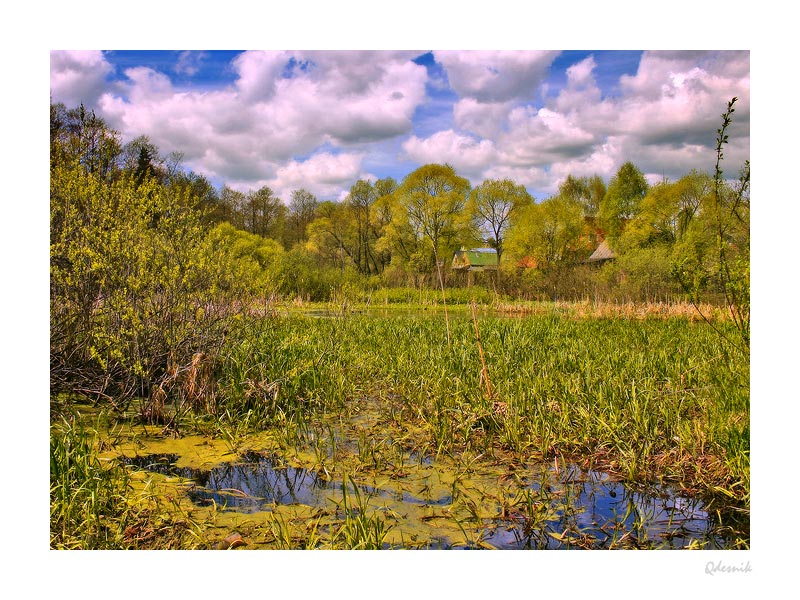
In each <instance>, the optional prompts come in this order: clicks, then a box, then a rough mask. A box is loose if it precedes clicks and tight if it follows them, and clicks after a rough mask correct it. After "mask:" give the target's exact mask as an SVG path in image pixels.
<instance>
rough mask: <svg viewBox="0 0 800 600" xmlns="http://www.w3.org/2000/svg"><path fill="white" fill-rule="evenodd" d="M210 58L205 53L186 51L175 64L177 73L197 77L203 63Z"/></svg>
mask: <svg viewBox="0 0 800 600" xmlns="http://www.w3.org/2000/svg"><path fill="white" fill-rule="evenodd" d="M207 57H208V54H206V53H205V52H193V51H191V50H186V51H184V52H181V53H180V54H179V55H178V62H177V63H176V64H175V72H176V73H178V74H180V75H188V76H189V77H192V76H194V75H197V73H198V71H200V67H201V65H202V63H203V61H204V60H205V59H206V58H207Z"/></svg>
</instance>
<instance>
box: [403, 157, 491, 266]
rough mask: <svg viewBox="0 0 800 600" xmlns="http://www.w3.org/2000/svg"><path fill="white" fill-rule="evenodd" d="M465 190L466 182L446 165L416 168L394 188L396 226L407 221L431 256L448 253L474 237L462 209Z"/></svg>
mask: <svg viewBox="0 0 800 600" xmlns="http://www.w3.org/2000/svg"><path fill="white" fill-rule="evenodd" d="M469 191H470V185H469V182H468V181H467V180H466V179H464V178H463V177H459V176H458V175H457V174H456V172H455V169H453V167H451V166H450V165H436V164H431V165H425V166H423V167H420V168H418V169H417V170H416V171H414V172H413V173H410V174H409V175H407V176H406V177H405V179H403V183H402V184H401V185H400V187H399V188H398V190H397V196H398V199H399V208H400V209H402V210H400V211H398V212H397V213H396V216H397V219H398V221H399V223H400V227H403V226H405V225H407V226H408V227H409V228H410V230H411V231H412V232H413V234H414V237H415V238H416V240H417V241H424V243H425V246H426V250H427V251H428V252H430V253H431V255H432V256H433V258H434V260H442V259H443V257H445V256H452V252H453V251H455V250H456V249H457V248H458V247H459V246H460V245H462V244H470V242H472V241H474V240H475V239H476V238H477V235H476V233H477V232H476V231H475V230H474V228H473V220H472V219H471V218H470V215H469V214H468V213H467V211H466V208H467V206H466V204H467V195H468V194H469ZM470 245H471V244H470Z"/></svg>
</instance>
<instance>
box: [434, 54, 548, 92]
mask: <svg viewBox="0 0 800 600" xmlns="http://www.w3.org/2000/svg"><path fill="white" fill-rule="evenodd" d="M558 54H559V53H558V52H548V51H514V50H500V51H455V50H447V51H436V52H434V57H435V59H436V61H437V62H440V63H441V64H442V65H443V66H444V68H445V70H446V71H447V77H448V80H449V81H450V86H451V87H452V88H453V90H454V91H455V92H456V93H457V94H458V95H459V96H461V97H469V98H474V99H475V100H478V101H479V102H506V101H508V100H512V99H515V98H519V97H524V98H530V97H532V96H533V95H534V94H535V93H536V91H537V88H538V87H539V85H540V84H541V83H542V81H543V80H544V78H545V76H546V75H547V71H548V69H549V67H550V65H551V64H552V62H553V60H554V59H555V58H556V56H558Z"/></svg>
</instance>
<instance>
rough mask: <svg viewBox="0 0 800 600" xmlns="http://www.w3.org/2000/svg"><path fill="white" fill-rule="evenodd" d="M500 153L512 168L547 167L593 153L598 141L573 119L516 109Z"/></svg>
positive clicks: (558, 114) (547, 112)
mask: <svg viewBox="0 0 800 600" xmlns="http://www.w3.org/2000/svg"><path fill="white" fill-rule="evenodd" d="M508 128H509V131H508V133H505V134H503V135H501V136H500V138H499V140H498V149H499V150H500V152H501V154H502V155H503V158H504V160H505V161H506V162H508V163H509V164H516V165H523V164H525V165H537V166H540V165H544V164H548V163H551V162H554V161H556V162H558V161H560V160H565V159H571V158H575V157H577V156H580V155H584V154H586V153H588V152H591V148H592V147H593V146H594V144H595V143H596V142H597V141H598V139H597V136H595V135H594V134H593V133H591V132H590V131H587V130H585V129H583V128H582V127H581V126H580V125H579V124H576V123H575V122H573V120H572V119H570V118H569V117H567V116H565V115H564V114H561V113H559V112H555V111H552V110H550V109H547V108H541V109H539V110H538V111H537V110H536V109H533V108H531V107H520V108H515V109H514V110H513V111H511V114H510V115H509V126H508Z"/></svg>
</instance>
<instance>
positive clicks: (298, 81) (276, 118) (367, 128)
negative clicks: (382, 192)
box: [51, 51, 426, 185]
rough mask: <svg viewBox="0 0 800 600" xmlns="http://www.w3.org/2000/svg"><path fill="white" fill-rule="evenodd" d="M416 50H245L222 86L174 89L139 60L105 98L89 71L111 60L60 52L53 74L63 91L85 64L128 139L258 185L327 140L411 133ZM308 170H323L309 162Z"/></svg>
mask: <svg viewBox="0 0 800 600" xmlns="http://www.w3.org/2000/svg"><path fill="white" fill-rule="evenodd" d="M417 54H418V53H413V52H344V51H341V52H288V51H280V52H266V51H263V52H262V51H258V52H244V53H242V54H240V55H238V56H237V57H236V58H235V59H234V61H233V63H232V68H233V70H234V72H235V73H236V74H237V78H236V80H235V82H234V84H233V85H230V86H228V87H226V88H223V89H218V90H214V91H202V90H201V91H192V90H189V91H187V90H176V89H175V88H174V86H173V84H172V82H171V81H170V79H169V78H168V77H167V75H165V74H164V73H161V72H157V71H155V70H153V69H150V68H147V67H135V68H130V69H127V70H126V71H125V72H124V76H125V79H123V80H122V81H121V82H120V83H119V84H118V87H117V89H116V91H115V92H113V93H106V94H105V95H102V96H100V94H99V92H100V91H102V89H103V88H102V86H100V85H99V84H97V83H95V84H94V87H92V85H91V84H92V82H93V81H95V82H96V79H97V77H98V76H97V75H96V74H95V79H94V80H92V79H91V78H89V77H87V74H88V73H90V72H91V69H92V67H93V66H94V67H95V68H96V65H97V64H98V61H100V62H99V64H107V63H104V62H103V57H102V55H101V54H95V55H87V56H80V57H76V56H73V55H61V54H56V55H55V56H54V59H53V61H54V69H53V75H52V76H51V79H52V80H53V81H55V82H57V83H58V82H61V85H60V86H59V90H66V89H68V87H69V86H68V85H67V84H68V83H69V82H68V75H69V73H70V72H71V71H70V69H73V70H74V69H75V67H74V66H71V65H74V64H77V65H79V66H81V67H83V68H82V70H81V71H80V72H81V74H82V75H83V79H81V80H80V81H81V82H82V85H81V87H82V88H85V89H96V90H97V93H95V97H96V102H97V105H98V106H99V107H100V109H101V110H102V113H103V116H104V117H105V118H106V119H107V120H108V121H109V124H111V125H112V126H113V127H116V128H117V129H119V130H120V131H123V132H130V134H129V135H130V137H135V136H138V135H142V134H144V135H147V136H149V137H150V138H151V140H152V141H153V142H154V143H155V144H156V145H157V146H159V148H160V149H161V150H162V151H164V152H170V151H173V150H178V151H181V152H183V153H184V155H185V157H186V163H187V164H188V165H190V166H191V167H192V168H196V169H198V170H199V171H200V172H203V173H206V174H210V175H212V176H215V177H218V178H221V179H225V180H232V181H246V180H251V181H254V182H259V181H263V180H265V179H267V180H269V179H270V178H272V177H275V176H278V175H277V174H278V173H283V177H287V176H288V175H289V174H290V173H292V172H298V171H297V169H298V167H297V165H298V164H300V163H296V162H289V163H288V164H287V165H285V166H284V167H279V165H282V164H285V163H287V161H292V160H294V159H295V158H296V157H297V156H305V155H309V154H310V153H313V152H314V151H315V150H318V149H319V148H320V147H322V146H323V145H325V144H333V145H334V146H342V147H346V146H348V145H353V144H364V143H367V142H374V141H380V140H385V139H389V138H392V137H395V136H399V135H402V134H404V133H407V132H409V131H410V130H411V126H412V118H413V116H414V111H415V110H416V108H417V106H419V105H420V104H421V103H422V102H423V101H424V99H425V80H426V72H425V68H424V67H422V66H420V65H417V64H415V63H414V62H412V61H411V60H410V59H411V58H413V57H414V56H416V55H417ZM201 58H202V57H201V56H199V55H196V54H194V55H188V54H183V55H181V57H180V58H179V61H178V66H177V67H176V69H177V70H183V71H184V72H186V73H188V72H190V71H192V70H193V69H196V68H197V63H198V60H199V59H201ZM78 59H81V60H78ZM109 67H110V65H109ZM97 72H100V71H95V73H97ZM73 79H75V78H73ZM71 85H72V88H77V87H78V86H77V85H75V84H71ZM63 95H66V93H64V94H63ZM345 156H356V155H345ZM341 160H342V159H338V161H339V162H338V163H337V164H340V163H341ZM325 162H326V163H331V162H332V163H336V162H337V161H332V159H331V158H330V157H326V159H325ZM311 164H317V163H311ZM281 169H283V171H281ZM287 169H288V171H287ZM350 171H351V172H354V171H353V170H352V169H351V170H350ZM356 171H357V170H356ZM304 174H305V175H306V176H309V177H315V178H320V177H323V172H322V171H319V170H315V169H311V170H308V169H306V171H304ZM319 182H320V184H322V185H328V182H326V181H324V180H322V179H319ZM306 184H308V182H306Z"/></svg>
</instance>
